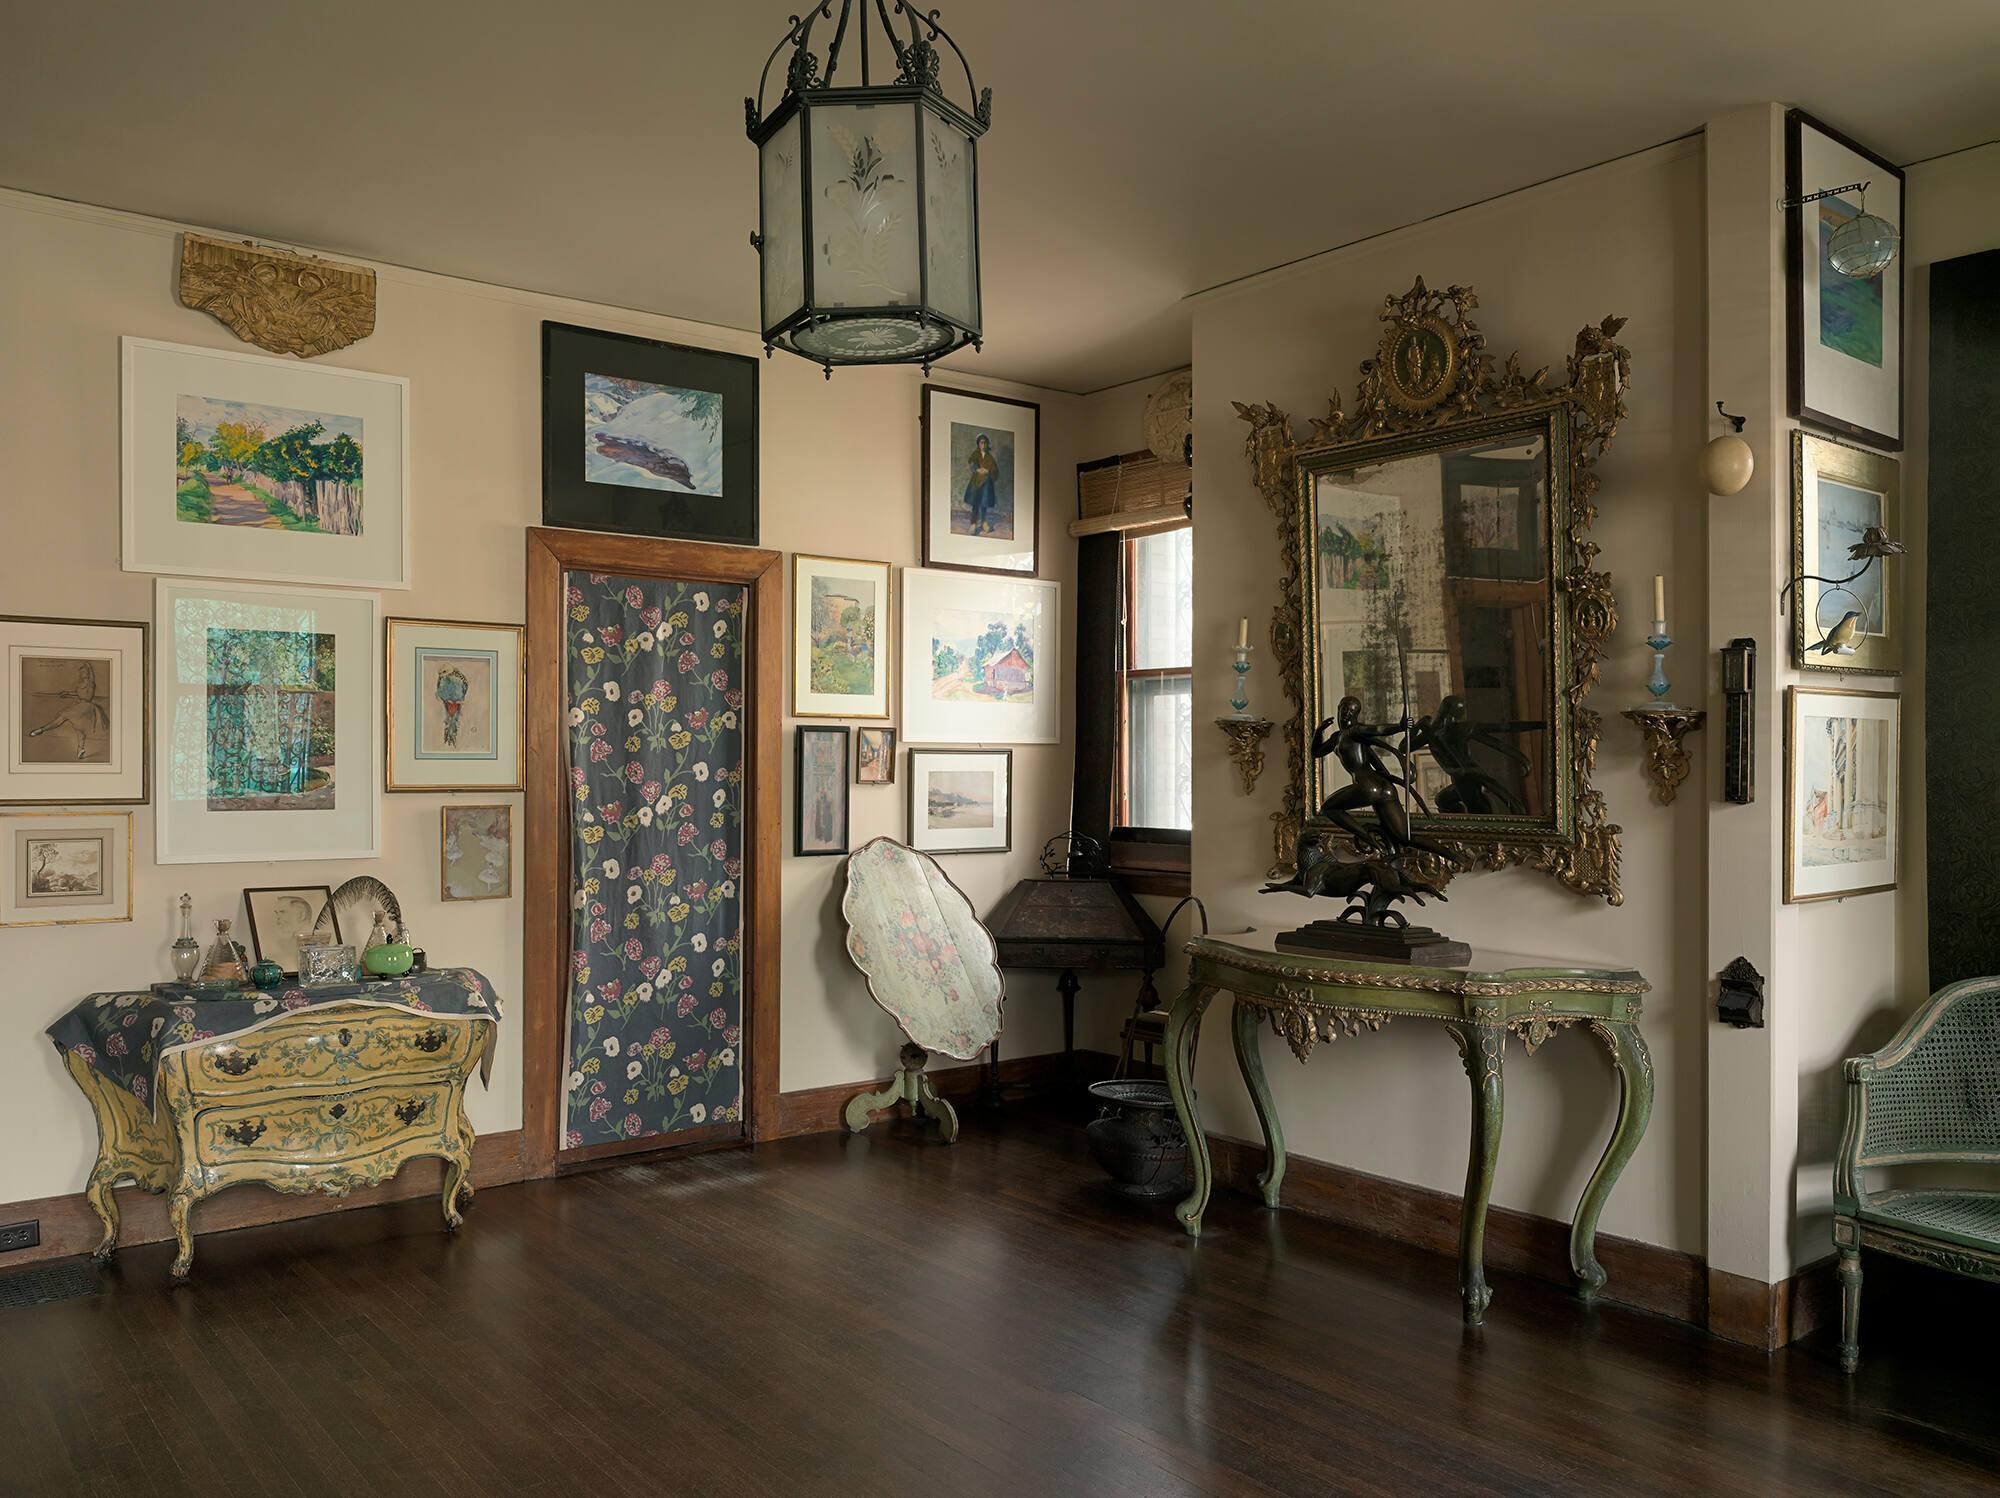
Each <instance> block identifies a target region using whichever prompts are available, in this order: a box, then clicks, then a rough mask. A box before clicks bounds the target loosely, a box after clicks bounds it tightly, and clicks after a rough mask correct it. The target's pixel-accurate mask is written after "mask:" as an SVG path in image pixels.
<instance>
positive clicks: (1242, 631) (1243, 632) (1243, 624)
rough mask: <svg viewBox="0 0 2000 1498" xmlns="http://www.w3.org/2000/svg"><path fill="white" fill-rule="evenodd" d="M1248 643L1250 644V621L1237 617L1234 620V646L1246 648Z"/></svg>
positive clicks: (1241, 648) (1239, 648)
mask: <svg viewBox="0 0 2000 1498" xmlns="http://www.w3.org/2000/svg"><path fill="white" fill-rule="evenodd" d="M1249 644H1250V621H1249V620H1248V619H1238V620H1237V621H1236V648H1237V649H1238V650H1243V649H1245V648H1247V647H1248V646H1249Z"/></svg>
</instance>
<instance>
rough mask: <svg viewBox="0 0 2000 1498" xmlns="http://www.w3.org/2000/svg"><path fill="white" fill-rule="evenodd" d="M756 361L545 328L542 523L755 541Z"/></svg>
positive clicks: (616, 336) (558, 325)
mask: <svg viewBox="0 0 2000 1498" xmlns="http://www.w3.org/2000/svg"><path fill="white" fill-rule="evenodd" d="M757 379H758V370H757V361H756V360H755V359H753V358H750V357H749V356H748V355H745V354H724V353H718V352H716V351H715V350H714V349H702V348H688V347H685V346H683V345H681V344H678V343H661V342H658V341H657V340H655V339H651V338H635V337H633V336H631V335H630V334H626V333H603V332H599V331H597V330H596V329H593V328H578V327H572V326H571V325H569V324H568V323H557V322H545V323H543V324H542V523H543V524H544V525H561V526H573V527H575V528H577V529H580V530H593V531H626V532H629V533H630V534H633V535H639V536H678V537H681V538H683V539H685V540H690V541H724V542H730V543H733V544H736V545H740V546H755V545H756V544H757Z"/></svg>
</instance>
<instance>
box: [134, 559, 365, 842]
mask: <svg viewBox="0 0 2000 1498" xmlns="http://www.w3.org/2000/svg"><path fill="white" fill-rule="evenodd" d="M155 592H156V600H157V601H156V604H155V610H156V612H155V615H154V625H155V633H156V636H157V638H158V639H159V641H160V660H159V663H158V666H157V668H156V669H155V671H154V673H153V679H154V703H153V721H154V724H155V728H154V733H153V754H154V765H153V800H154V815H153V826H154V838H155V852H154V857H155V858H156V860H157V861H158V862H160V863H227V862H263V861H267V860H274V859H300V858H374V857H376V856H377V855H378V854H379V853H380V851H381V813H380V804H379V793H380V791H381V785H382V776H381V761H380V760H379V759H378V758H377V756H376V751H375V745H376V742H377V740H376V727H375V725H376V724H377V723H378V722H380V721H381V717H382V696H381V690H380V677H379V676H378V674H377V670H376V664H375V663H376V660H377V659H378V657H377V655H376V646H375V638H376V619H377V613H378V606H377V602H376V599H375V596H374V595H373V594H372V593H337V592H331V591H328V590H326V589H321V588H300V587H271V588H258V587H252V586H249V585H248V584H242V583H196V582H183V581H180V580H177V579H172V578H161V579H160V580H159V582H158V584H157V585H156V588H155Z"/></svg>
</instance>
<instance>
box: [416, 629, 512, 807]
mask: <svg viewBox="0 0 2000 1498" xmlns="http://www.w3.org/2000/svg"><path fill="white" fill-rule="evenodd" d="M525 634H526V632H525V631H524V630H523V629H522V628H521V626H520V625H518V624H467V623H460V622H457V621H454V620H450V619H391V620H389V621H388V626H387V632H386V636H385V640H384V645H383V659H384V662H385V665H384V671H383V678H384V680H385V681H386V682H387V683H388V691H387V698H388V705H389V711H388V716H387V719H386V726H385V730H384V731H385V733H386V735H387V737H386V744H387V752H386V754H385V756H384V759H385V761H386V764H387V788H388V789H389V790H392V791H518V790H519V789H520V788H521V757H522V747H521V742H522V718H521V683H522V679H523V672H524V670H525V651H524V645H523V641H524V639H525Z"/></svg>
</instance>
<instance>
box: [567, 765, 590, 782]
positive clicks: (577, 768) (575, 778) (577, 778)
mask: <svg viewBox="0 0 2000 1498" xmlns="http://www.w3.org/2000/svg"><path fill="white" fill-rule="evenodd" d="M588 779H590V777H589V776H588V775H587V774H585V773H584V769H583V766H582V765H573V766H571V768H570V772H569V783H570V784H571V785H582V784H583V783H584V782H585V781H586V780H588Z"/></svg>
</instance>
